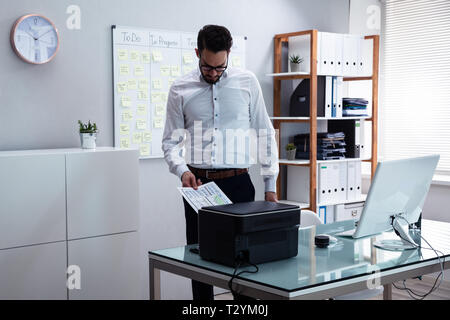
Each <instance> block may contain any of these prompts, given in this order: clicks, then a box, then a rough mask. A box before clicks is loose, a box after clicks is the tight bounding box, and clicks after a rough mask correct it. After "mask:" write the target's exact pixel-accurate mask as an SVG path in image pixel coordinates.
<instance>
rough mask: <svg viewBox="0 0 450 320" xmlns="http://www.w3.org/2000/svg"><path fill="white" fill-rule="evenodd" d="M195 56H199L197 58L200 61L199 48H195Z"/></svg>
mask: <svg viewBox="0 0 450 320" xmlns="http://www.w3.org/2000/svg"><path fill="white" fill-rule="evenodd" d="M195 54H196V55H197V58H199V59H200V52H199V51H198V49H197V48H195Z"/></svg>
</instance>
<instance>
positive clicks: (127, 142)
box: [120, 138, 130, 148]
mask: <svg viewBox="0 0 450 320" xmlns="http://www.w3.org/2000/svg"><path fill="white" fill-rule="evenodd" d="M120 147H121V148H129V147H130V139H129V138H120Z"/></svg>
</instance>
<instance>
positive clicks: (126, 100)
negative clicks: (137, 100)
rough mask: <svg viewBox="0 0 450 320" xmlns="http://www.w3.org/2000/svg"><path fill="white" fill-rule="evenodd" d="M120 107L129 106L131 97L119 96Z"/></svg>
mask: <svg viewBox="0 0 450 320" xmlns="http://www.w3.org/2000/svg"><path fill="white" fill-rule="evenodd" d="M120 101H121V104H122V107H131V99H130V97H129V96H122V97H121V98H120Z"/></svg>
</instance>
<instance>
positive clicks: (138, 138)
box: [133, 132, 142, 144]
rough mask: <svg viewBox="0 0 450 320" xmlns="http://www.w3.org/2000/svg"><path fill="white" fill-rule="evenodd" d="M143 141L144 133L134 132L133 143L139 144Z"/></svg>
mask: <svg viewBox="0 0 450 320" xmlns="http://www.w3.org/2000/svg"><path fill="white" fill-rule="evenodd" d="M141 142H142V133H141V132H134V133H133V144H139V143H141Z"/></svg>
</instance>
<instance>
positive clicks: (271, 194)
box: [265, 192, 278, 202]
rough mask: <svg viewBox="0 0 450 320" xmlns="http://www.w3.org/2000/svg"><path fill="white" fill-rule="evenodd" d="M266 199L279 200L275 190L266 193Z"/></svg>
mask: <svg viewBox="0 0 450 320" xmlns="http://www.w3.org/2000/svg"><path fill="white" fill-rule="evenodd" d="M265 200H266V201H272V202H278V199H277V194H276V193H275V192H266V193H265Z"/></svg>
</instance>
